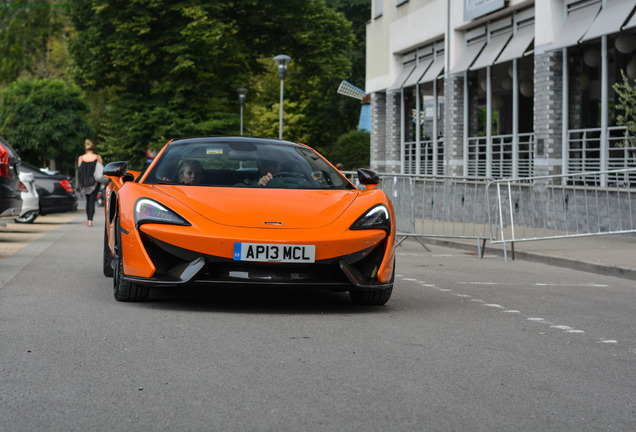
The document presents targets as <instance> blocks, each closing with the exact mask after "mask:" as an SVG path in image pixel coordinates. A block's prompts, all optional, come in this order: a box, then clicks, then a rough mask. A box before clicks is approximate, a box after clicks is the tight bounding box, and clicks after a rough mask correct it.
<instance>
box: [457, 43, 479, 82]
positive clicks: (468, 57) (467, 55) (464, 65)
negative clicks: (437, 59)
mask: <svg viewBox="0 0 636 432" xmlns="http://www.w3.org/2000/svg"><path fill="white" fill-rule="evenodd" d="M485 45H486V42H476V43H474V44H472V45H468V46H467V47H466V49H465V50H464V52H462V56H461V57H460V59H459V61H458V62H457V64H456V65H455V67H454V68H452V69H451V71H450V74H451V75H454V74H458V73H461V72H464V71H465V70H467V69H468V68H469V67H470V65H472V64H473V62H474V61H475V59H476V58H477V56H478V55H479V53H480V52H481V49H482V48H483V47H484V46H485Z"/></svg>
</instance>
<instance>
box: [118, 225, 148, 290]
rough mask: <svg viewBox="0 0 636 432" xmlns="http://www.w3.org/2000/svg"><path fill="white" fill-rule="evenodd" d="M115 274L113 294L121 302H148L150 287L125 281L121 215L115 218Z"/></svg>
mask: <svg viewBox="0 0 636 432" xmlns="http://www.w3.org/2000/svg"><path fill="white" fill-rule="evenodd" d="M113 258H114V262H115V265H114V267H115V268H114V274H113V294H114V296H115V300H117V301H120V302H143V301H147V300H148V296H149V294H150V287H147V286H143V285H138V284H136V283H132V282H128V281H125V280H123V276H124V259H123V256H122V252H121V227H120V226H119V215H117V216H116V218H115V256H114V257H113Z"/></svg>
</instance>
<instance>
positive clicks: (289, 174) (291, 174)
mask: <svg viewBox="0 0 636 432" xmlns="http://www.w3.org/2000/svg"><path fill="white" fill-rule="evenodd" d="M281 177H294V178H300V179H304V178H305V176H304V175H302V174H299V173H294V172H290V171H278V172H277V173H276V174H274V175H272V178H273V179H275V178H281Z"/></svg>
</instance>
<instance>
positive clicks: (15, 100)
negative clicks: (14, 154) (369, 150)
mask: <svg viewBox="0 0 636 432" xmlns="http://www.w3.org/2000/svg"><path fill="white" fill-rule="evenodd" d="M0 98H1V103H0V135H2V136H3V137H4V138H6V139H7V140H8V141H9V142H10V143H11V144H12V145H13V146H14V147H16V148H18V149H19V150H20V152H21V157H22V159H23V160H25V161H27V162H30V163H32V164H34V165H46V164H47V163H48V161H50V160H56V161H58V162H60V163H59V164H58V167H60V168H62V169H64V170H65V171H66V172H67V173H71V172H74V166H75V160H76V158H77V156H78V155H79V154H81V153H82V152H83V143H84V140H85V139H86V138H88V137H89V136H90V135H91V129H90V127H89V126H88V123H87V122H86V120H85V115H86V113H87V112H88V105H87V104H86V102H84V100H83V99H82V95H81V92H80V90H79V88H78V87H76V86H69V85H67V84H66V83H65V82H64V81H62V80H19V81H15V82H13V83H12V84H11V85H9V86H8V87H7V88H5V89H4V90H2V91H1V92H0Z"/></svg>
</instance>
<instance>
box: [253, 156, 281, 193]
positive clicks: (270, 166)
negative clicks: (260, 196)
mask: <svg viewBox="0 0 636 432" xmlns="http://www.w3.org/2000/svg"><path fill="white" fill-rule="evenodd" d="M256 166H257V168H258V175H259V179H258V185H259V186H266V185H267V183H268V182H269V181H270V180H271V179H272V178H273V177H274V174H276V173H277V172H279V171H280V170H281V169H282V168H283V162H282V161H281V160H280V157H279V158H278V159H277V158H276V156H275V155H273V154H272V153H271V152H268V153H266V154H264V155H262V156H261V157H259V159H258V162H257V163H256Z"/></svg>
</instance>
